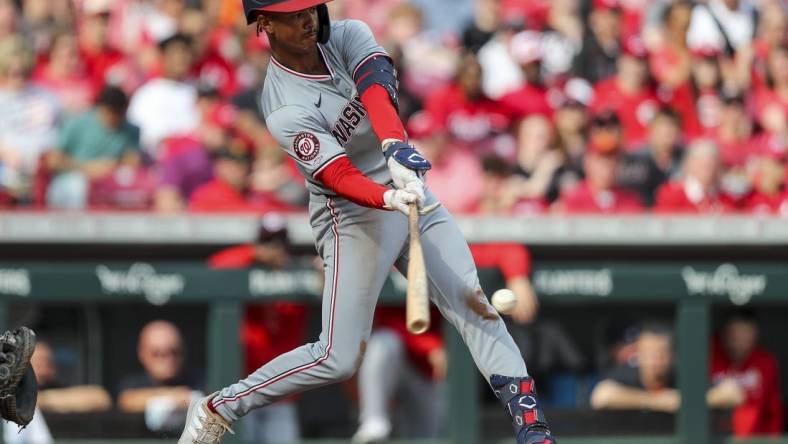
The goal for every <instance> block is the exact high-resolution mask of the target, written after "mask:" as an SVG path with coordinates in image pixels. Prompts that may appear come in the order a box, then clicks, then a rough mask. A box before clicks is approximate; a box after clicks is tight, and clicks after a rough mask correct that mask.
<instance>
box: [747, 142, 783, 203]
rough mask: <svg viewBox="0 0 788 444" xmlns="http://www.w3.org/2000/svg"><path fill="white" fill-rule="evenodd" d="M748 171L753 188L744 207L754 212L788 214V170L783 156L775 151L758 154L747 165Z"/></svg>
mask: <svg viewBox="0 0 788 444" xmlns="http://www.w3.org/2000/svg"><path fill="white" fill-rule="evenodd" d="M747 172H748V174H749V179H750V182H751V183H752V188H753V189H752V191H751V192H750V194H749V195H748V196H747V197H746V198H745V199H744V201H743V203H742V208H743V209H744V210H745V211H747V212H748V213H753V214H779V215H781V216H788V188H786V176H788V171H787V170H786V167H785V164H784V163H783V162H782V161H781V157H778V156H775V155H774V154H773V153H764V154H761V155H758V156H757V157H756V158H755V159H753V160H752V161H751V162H750V163H749V164H748V165H747Z"/></svg>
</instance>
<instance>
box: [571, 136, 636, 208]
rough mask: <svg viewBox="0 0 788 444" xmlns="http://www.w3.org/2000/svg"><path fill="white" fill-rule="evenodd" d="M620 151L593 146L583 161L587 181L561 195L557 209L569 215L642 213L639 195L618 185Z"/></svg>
mask: <svg viewBox="0 0 788 444" xmlns="http://www.w3.org/2000/svg"><path fill="white" fill-rule="evenodd" d="M621 154H622V153H621V149H620V148H619V146H618V145H615V144H612V145H611V144H608V145H605V144H602V143H599V142H597V143H595V142H593V141H592V142H591V145H589V146H588V152H587V153H586V156H585V159H584V160H583V166H584V171H585V180H583V181H582V182H580V183H579V184H578V185H577V186H575V187H574V188H571V189H569V190H566V191H564V192H562V193H561V197H560V199H559V201H558V204H557V208H558V209H559V210H561V211H564V212H567V213H575V214H578V213H580V214H582V213H595V214H604V213H607V214H616V213H632V212H637V211H639V210H640V209H642V208H643V207H642V205H641V203H640V199H639V197H638V195H637V194H636V193H634V192H632V191H629V190H626V189H624V188H621V187H619V186H618V185H617V183H616V180H617V177H616V174H617V172H618V167H619V164H620V159H621Z"/></svg>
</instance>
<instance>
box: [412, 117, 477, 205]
mask: <svg viewBox="0 0 788 444" xmlns="http://www.w3.org/2000/svg"><path fill="white" fill-rule="evenodd" d="M408 136H410V137H411V138H412V140H413V142H414V144H415V145H416V147H417V148H418V149H419V151H420V152H421V153H422V154H423V155H424V156H425V157H426V158H427V160H429V161H430V163H432V169H431V170H430V173H429V174H428V175H427V179H426V180H427V185H428V186H429V188H430V190H432V192H433V193H435V196H436V197H437V198H438V200H440V202H441V204H442V205H443V206H445V207H446V208H448V209H449V211H452V212H456V213H468V212H471V211H472V210H473V209H474V208H475V207H476V206H477V205H478V202H479V199H480V198H481V194H482V188H483V184H482V167H481V164H480V163H479V160H478V158H477V157H476V156H474V155H473V154H472V153H471V152H469V150H468V149H467V148H466V147H452V146H451V144H450V142H449V139H448V136H447V134H446V129H445V128H443V127H441V125H440V124H439V123H438V122H437V121H436V120H435V119H434V118H433V117H432V116H430V115H429V114H428V113H427V112H419V113H416V114H414V115H413V116H412V117H411V118H410V120H409V121H408ZM457 171H463V174H461V175H460V174H457Z"/></svg>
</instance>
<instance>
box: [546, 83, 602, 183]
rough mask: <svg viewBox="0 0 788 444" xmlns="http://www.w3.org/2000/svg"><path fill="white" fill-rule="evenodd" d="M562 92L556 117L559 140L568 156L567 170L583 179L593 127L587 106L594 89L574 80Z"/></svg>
mask: <svg viewBox="0 0 788 444" xmlns="http://www.w3.org/2000/svg"><path fill="white" fill-rule="evenodd" d="M560 92H561V94H560V95H559V101H558V107H557V108H556V111H555V114H554V115H553V121H554V122H555V131H556V137H557V139H558V143H559V144H560V145H561V146H562V147H563V148H564V150H565V152H566V157H567V159H566V166H567V169H568V170H569V171H573V172H574V173H575V174H576V175H577V176H580V175H582V170H583V166H582V164H583V156H584V155H585V152H586V142H587V138H588V127H589V125H590V123H591V118H590V117H591V116H590V115H589V112H588V105H589V104H590V103H591V100H592V99H593V97H594V88H593V86H592V85H591V84H590V83H589V82H588V81H586V80H585V79H581V78H579V77H574V78H571V79H569V80H567V81H566V83H564V85H563V88H561V90H560Z"/></svg>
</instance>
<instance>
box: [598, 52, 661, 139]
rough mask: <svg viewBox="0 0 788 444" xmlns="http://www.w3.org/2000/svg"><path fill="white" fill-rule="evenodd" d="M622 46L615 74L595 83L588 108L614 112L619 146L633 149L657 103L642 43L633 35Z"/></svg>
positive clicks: (644, 137)
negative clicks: (621, 142)
mask: <svg viewBox="0 0 788 444" xmlns="http://www.w3.org/2000/svg"><path fill="white" fill-rule="evenodd" d="M623 49H624V52H623V54H621V57H619V59H618V65H617V66H618V71H617V73H616V74H615V75H614V76H613V77H610V78H608V79H607V80H603V81H602V82H600V83H598V84H597V85H596V87H595V91H594V100H593V102H591V110H592V111H594V112H599V111H601V110H605V109H609V110H613V111H615V113H616V114H617V115H618V118H619V120H620V121H621V127H622V129H623V131H624V145H623V147H624V148H625V149H627V150H633V149H636V148H637V147H638V146H639V145H641V144H642V143H643V142H644V141H645V139H646V134H647V128H648V124H649V122H650V121H651V119H652V118H653V117H654V115H655V114H656V112H657V110H658V109H659V106H660V105H659V100H658V98H657V94H656V91H655V90H654V87H653V85H652V83H651V81H650V79H649V71H648V51H647V50H646V46H645V44H644V43H643V42H642V41H641V40H640V39H638V38H635V37H633V38H630V39H628V40H627V41H626V42H624V46H623Z"/></svg>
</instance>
